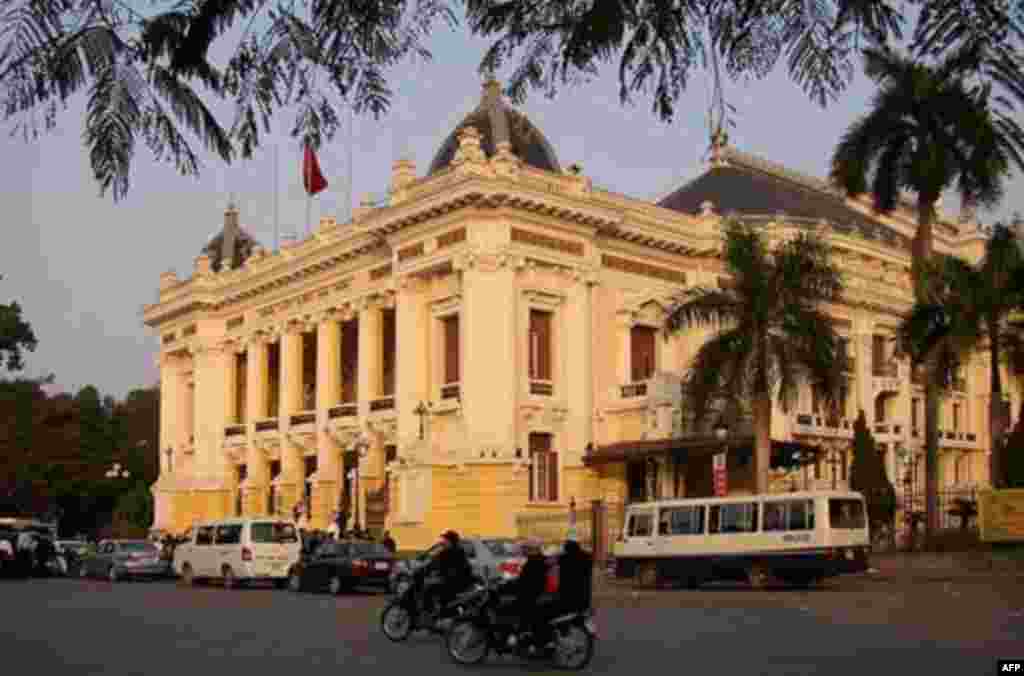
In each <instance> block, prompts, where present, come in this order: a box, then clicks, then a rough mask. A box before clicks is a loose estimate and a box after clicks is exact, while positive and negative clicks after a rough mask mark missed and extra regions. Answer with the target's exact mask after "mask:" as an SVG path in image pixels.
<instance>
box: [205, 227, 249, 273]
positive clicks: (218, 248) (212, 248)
mask: <svg viewBox="0 0 1024 676" xmlns="http://www.w3.org/2000/svg"><path fill="white" fill-rule="evenodd" d="M258 246H260V243H259V242H257V241H256V240H255V239H254V238H253V236H252V235H250V234H249V233H247V232H246V231H245V230H242V229H241V228H239V229H238V233H237V234H236V235H235V255H234V256H233V259H234V260H232V261H231V268H232V269H237V268H239V267H241V265H242V263H244V262H245V260H246V259H247V258H249V256H251V255H252V252H253V249H255V248H256V247H258ZM223 247H224V230H221V231H220V232H218V233H217V234H216V235H214V236H213V237H212V238H210V241H209V242H207V244H206V246H204V247H203V250H202V251H201V252H200V253H202V254H206V255H207V256H209V258H210V269H212V270H213V271H214V272H220V263H221V258H222V256H223Z"/></svg>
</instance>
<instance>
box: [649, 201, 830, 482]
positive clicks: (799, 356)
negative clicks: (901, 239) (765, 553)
mask: <svg viewBox="0 0 1024 676" xmlns="http://www.w3.org/2000/svg"><path fill="white" fill-rule="evenodd" d="M724 237H725V242H724V251H723V255H722V258H723V262H724V264H725V268H726V271H727V272H728V274H729V275H730V277H731V282H730V283H728V284H725V285H723V286H724V288H701V287H697V288H693V289H688V290H687V291H685V292H684V293H683V295H682V296H681V297H680V298H679V300H678V302H677V303H676V304H675V305H674V306H673V307H672V309H671V310H670V312H669V315H668V317H667V319H666V323H665V330H666V333H676V332H679V331H683V330H686V329H689V328H695V327H700V326H710V327H713V328H715V329H717V331H716V333H715V335H713V336H712V337H711V338H710V339H708V340H707V341H706V342H705V343H704V344H703V345H701V347H700V349H699V350H698V351H697V354H696V356H695V357H694V360H693V364H692V365H691V367H690V370H689V372H688V373H687V374H686V378H685V384H686V391H687V393H688V396H689V398H690V399H691V403H692V406H693V410H694V413H695V416H696V418H697V420H698V421H700V420H701V419H703V418H704V417H705V416H706V414H707V413H708V412H709V410H710V409H711V407H712V404H713V403H714V402H715V400H716V399H717V398H718V397H719V396H720V395H722V394H723V393H724V394H725V395H726V396H728V397H729V398H731V399H733V400H734V401H735V400H747V401H750V402H751V404H752V409H753V411H752V412H753V423H754V432H755V440H756V441H755V458H756V459H755V463H754V469H755V472H756V476H757V492H758V493H765V492H767V490H768V470H769V462H770V458H771V416H772V400H773V397H774V396H776V395H777V396H778V398H779V401H780V403H781V405H782V409H783V410H784V411H788V410H789V408H790V406H791V405H792V404H793V403H794V401H795V398H796V395H797V393H798V387H799V385H800V384H801V383H802V382H806V381H810V382H811V383H813V384H814V385H816V386H817V387H819V388H820V391H821V392H822V394H823V398H824V400H825V402H826V404H827V405H831V406H834V405H835V404H836V402H837V400H838V398H839V397H838V393H839V392H840V387H841V385H842V384H843V379H844V376H843V372H844V367H845V359H844V357H843V354H842V353H841V351H840V344H839V338H838V336H837V335H836V333H835V330H834V327H833V323H832V319H831V318H830V317H829V316H828V315H827V314H826V313H825V312H824V310H823V309H822V308H823V306H824V305H825V304H827V303H832V302H835V301H837V300H838V298H839V295H840V293H841V291H842V282H841V278H840V273H839V271H838V270H837V269H836V268H835V267H834V266H833V265H832V263H831V261H830V259H829V247H828V245H827V244H826V243H825V242H824V241H822V240H821V239H819V238H818V237H816V236H814V235H811V234H807V233H802V234H800V235H798V236H797V237H795V238H793V239H790V240H788V241H785V242H783V243H781V244H780V245H779V246H778V247H777V248H776V249H775V250H774V251H772V250H770V248H769V245H768V242H767V241H766V239H765V238H764V236H763V234H762V232H761V231H760V230H758V229H755V228H754V227H752V226H750V225H747V224H744V223H740V222H736V221H731V222H728V223H726V225H725V232H724Z"/></svg>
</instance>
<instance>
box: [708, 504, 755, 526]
mask: <svg viewBox="0 0 1024 676" xmlns="http://www.w3.org/2000/svg"><path fill="white" fill-rule="evenodd" d="M709 522H710V523H709V524H708V532H709V533H721V534H726V533H755V532H757V503H756V502H747V503H741V504H736V505H712V507H711V518H710V519H709Z"/></svg>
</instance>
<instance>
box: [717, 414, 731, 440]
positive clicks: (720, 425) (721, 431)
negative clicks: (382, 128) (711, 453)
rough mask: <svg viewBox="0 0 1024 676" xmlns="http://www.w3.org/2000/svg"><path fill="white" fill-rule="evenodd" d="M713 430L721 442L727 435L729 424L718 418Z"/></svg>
mask: <svg viewBox="0 0 1024 676" xmlns="http://www.w3.org/2000/svg"><path fill="white" fill-rule="evenodd" d="M714 432H715V438H716V439H718V440H719V441H721V442H725V437H727V436H728V435H729V426H728V425H726V424H725V421H724V420H722V419H719V420H718V422H717V423H715V427H714Z"/></svg>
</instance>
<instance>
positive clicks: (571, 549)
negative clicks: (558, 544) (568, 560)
mask: <svg viewBox="0 0 1024 676" xmlns="http://www.w3.org/2000/svg"><path fill="white" fill-rule="evenodd" d="M563 550H564V551H565V553H566V554H579V553H580V543H578V542H576V541H575V540H566V541H565V545H563Z"/></svg>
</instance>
